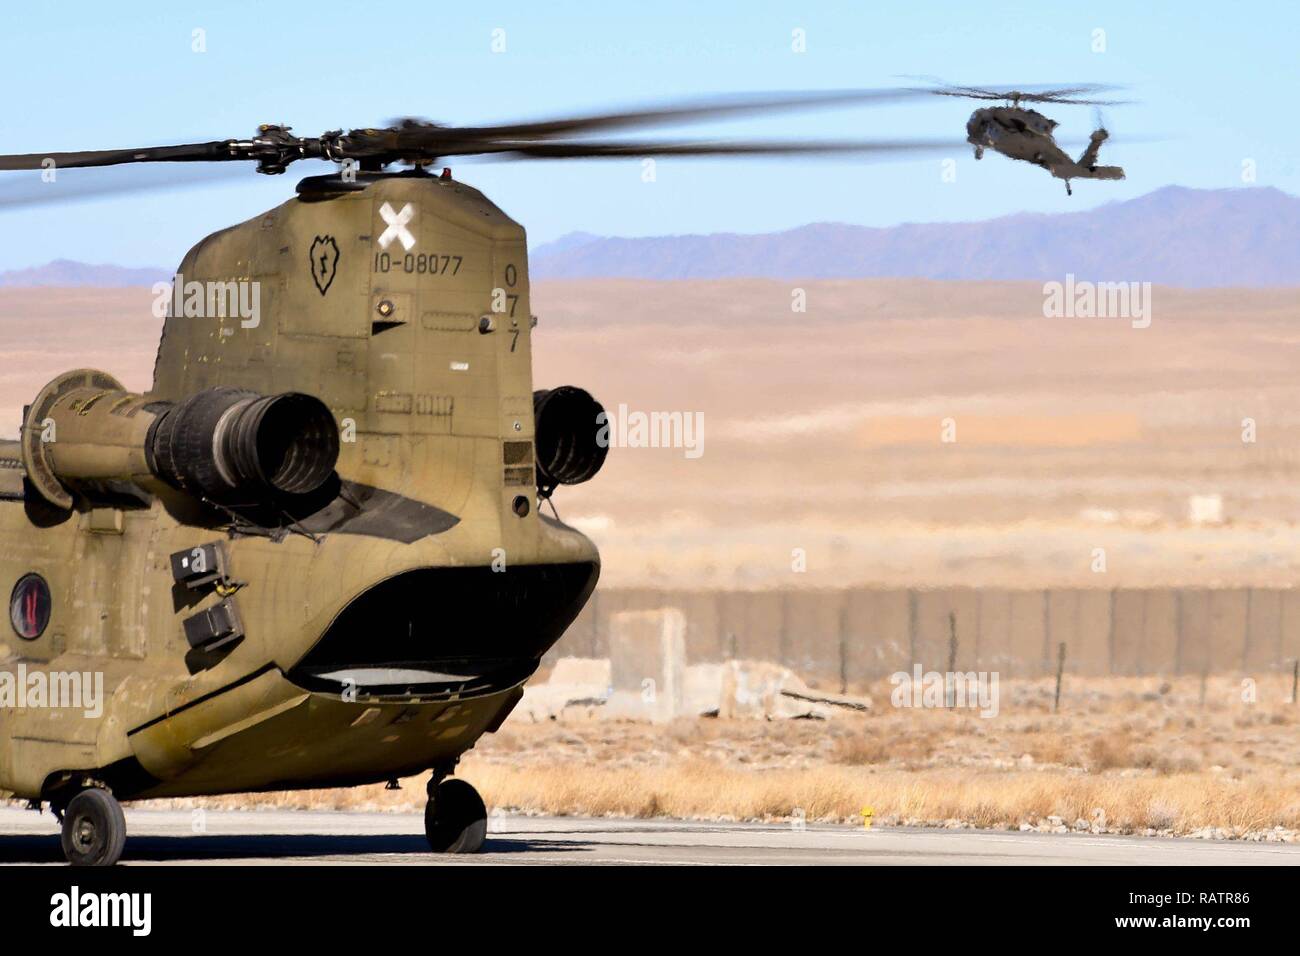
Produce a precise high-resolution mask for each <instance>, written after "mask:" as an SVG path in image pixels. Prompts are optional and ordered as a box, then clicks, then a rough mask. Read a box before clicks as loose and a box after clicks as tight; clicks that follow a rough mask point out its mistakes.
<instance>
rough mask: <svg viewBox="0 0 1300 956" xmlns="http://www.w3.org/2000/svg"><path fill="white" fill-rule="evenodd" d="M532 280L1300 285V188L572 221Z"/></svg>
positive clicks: (41, 282) (45, 271)
mask: <svg viewBox="0 0 1300 956" xmlns="http://www.w3.org/2000/svg"><path fill="white" fill-rule="evenodd" d="M531 273H532V277H533V278H534V279H588V278H636V279H720V278H737V277H758V278H769V279H843V278H923V279H967V280H972V279H973V280H979V279H999V280H1015V279H1037V280H1051V279H1055V280H1061V279H1062V278H1063V277H1064V276H1065V275H1066V274H1067V273H1073V274H1074V276H1075V277H1076V278H1078V279H1091V280H1094V281H1110V282H1114V281H1141V282H1154V283H1158V284H1162V285H1173V286H1185V287H1188V288H1198V287H1223V286H1300V198H1297V197H1295V196H1291V195H1289V194H1287V193H1284V192H1282V191H1281V190H1278V189H1274V188H1272V187H1253V188H1242V189H1186V188H1184V187H1181V186H1166V187H1165V188H1163V189H1158V190H1156V191H1155V192H1152V193H1147V194H1146V195H1145V196H1139V197H1138V198H1137V199H1130V200H1127V201H1125V202H1113V203H1108V204H1106V205H1104V206H1099V207H1097V208H1095V209H1090V210H1087V211H1085V212H1072V213H1055V214H1043V213H1017V214H1015V215H1011V216H1003V217H1001V218H998V219H989V220H985V221H984V222H947V223H944V222H940V223H905V224H903V225H899V226H889V227H886V228H873V227H869V226H853V225H848V224H845V223H813V224H812V225H808V226H800V227H799V228H797V229H790V230H787V231H785V232H774V233H766V234H761V235H740V234H737V233H712V234H709V235H683V236H655V237H648V238H642V239H627V238H618V237H614V236H597V235H592V234H591V233H586V232H573V233H569V234H568V235H566V236H563V237H561V238H559V239H557V240H556V241H554V242H549V243H546V244H544V245H541V246H538V247H536V248H535V249H533V250H532V253H531ZM171 276H172V270H171V269H164V268H156V269H153V268H145V269H130V268H124V267H122V266H114V265H88V264H86V263H83V262H73V261H71V260H68V259H58V260H55V261H54V262H51V263H48V264H47V265H43V266H36V267H33V268H30V269H15V270H12V271H9V272H0V287H3V286H138V285H146V286H147V285H152V284H153V283H155V282H159V281H169V280H170V279H171Z"/></svg>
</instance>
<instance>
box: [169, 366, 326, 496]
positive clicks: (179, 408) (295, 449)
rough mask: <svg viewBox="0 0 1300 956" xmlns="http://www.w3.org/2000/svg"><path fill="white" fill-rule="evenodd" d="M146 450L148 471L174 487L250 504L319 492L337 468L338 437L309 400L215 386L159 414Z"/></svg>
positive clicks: (294, 394) (322, 409)
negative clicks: (251, 498) (251, 500)
mask: <svg viewBox="0 0 1300 956" xmlns="http://www.w3.org/2000/svg"><path fill="white" fill-rule="evenodd" d="M145 447H146V454H147V455H148V459H149V464H150V469H149V470H150V471H151V472H152V473H153V474H155V475H156V476H158V477H159V478H161V479H163V480H164V481H166V482H167V483H168V484H171V485H175V486H176V487H177V488H180V489H181V490H183V491H188V492H190V493H191V494H194V495H196V496H200V497H206V498H211V499H213V500H215V501H228V500H231V499H232V498H243V499H245V500H246V499H247V498H248V497H249V495H250V493H251V494H252V495H253V496H254V497H256V498H260V497H262V496H265V495H266V494H268V493H270V494H274V493H280V494H286V495H301V494H307V493H309V492H312V491H315V490H316V489H317V488H319V487H320V486H321V485H322V484H324V483H325V480H326V479H327V478H329V476H330V475H331V474H332V473H333V471H334V465H335V463H336V462H337V461H338V456H339V432H338V426H337V425H336V424H335V422H334V416H333V415H331V414H330V410H329V409H328V408H326V407H325V404H324V403H323V402H322V401H321V400H320V399H318V398H314V397H312V396H311V395H305V394H303V393H301V392H286V393H284V394H282V395H272V396H261V395H258V394H256V393H255V392H249V391H244V390H243V389H236V388H210V389H208V390H207V391H204V392H199V393H198V394H197V395H193V396H191V397H190V398H187V399H186V400H185V401H183V402H181V403H179V404H177V405H173V406H171V407H170V408H168V409H167V410H166V411H164V412H163V413H162V414H161V415H159V416H158V418H157V419H156V420H155V422H154V424H153V426H152V427H151V428H150V430H149V438H148V441H147V443H146V446H145Z"/></svg>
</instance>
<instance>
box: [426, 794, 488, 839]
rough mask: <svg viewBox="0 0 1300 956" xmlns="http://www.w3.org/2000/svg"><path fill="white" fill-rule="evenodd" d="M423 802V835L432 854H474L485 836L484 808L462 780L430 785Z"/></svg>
mask: <svg viewBox="0 0 1300 956" xmlns="http://www.w3.org/2000/svg"><path fill="white" fill-rule="evenodd" d="M430 790H431V791H432V792H431V793H430V794H429V802H428V803H426V804H425V805H424V834H425V836H427V837H428V838H429V848H430V849H431V850H433V852H434V853H477V852H478V851H479V849H480V848H481V847H482V846H483V840H484V838H485V837H486V836H487V807H486V806H485V805H484V803H483V798H482V797H480V796H479V795H478V791H477V790H475V789H474V788H473V787H471V786H470V785H469V784H468V783H466V782H465V781H464V780H445V781H443V782H442V783H440V784H438V786H437V788H436V789H434V788H432V787H430Z"/></svg>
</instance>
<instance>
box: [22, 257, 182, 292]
mask: <svg viewBox="0 0 1300 956" xmlns="http://www.w3.org/2000/svg"><path fill="white" fill-rule="evenodd" d="M171 278H172V270H171V269H162V268H158V269H128V268H126V267H125V266H112V265H90V264H89V263H85V262H74V261H73V260H71V259H55V260H54V261H53V262H47V263H46V264H45V265H43V266H33V267H31V268H30V269H12V270H10V271H8V272H0V287H3V286H46V285H52V286H64V287H68V286H101V287H104V286H108V287H114V288H116V287H120V286H134V285H153V284H154V283H155V282H170V281H171Z"/></svg>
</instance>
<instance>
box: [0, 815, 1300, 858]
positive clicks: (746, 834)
mask: <svg viewBox="0 0 1300 956" xmlns="http://www.w3.org/2000/svg"><path fill="white" fill-rule="evenodd" d="M126 820H127V827H128V832H129V834H130V835H129V836H128V838H127V844H126V853H125V854H124V856H123V859H122V862H123V863H125V864H146V865H148V864H169V865H177V864H197V865H205V864H206V865H229V864H268V865H276V866H283V865H285V864H305V865H310V864H340V863H368V864H375V863H379V864H397V865H431V864H443V865H446V864H458V865H472V866H483V865H487V866H491V865H501V864H508V865H521V864H522V865H527V864H611V863H613V864H617V863H633V864H648V865H698V864H742V865H783V864H814V865H815V864H829V865H836V864H871V865H922V866H924V865H930V864H961V865H968V866H969V865H995V866H996V865H1005V864H1043V865H1117V864H1125V865H1135V864H1136V865H1143V864H1150V865H1161V866H1197V865H1207V864H1212V865H1273V866H1277V865H1296V864H1300V844H1283V843H1244V842H1240V841H1211V840H1172V839H1163V838H1159V837H1150V838H1148V837H1124V836H1091V835H1086V834H1075V833H1062V834H1047V833H1008V832H1000V831H976V830H922V829H903V828H888V827H876V828H872V829H865V828H862V827H850V826H822V825H809V826H807V827H806V828H804V829H802V830H798V829H794V828H792V827H790V826H769V825H761V824H711V823H695V822H687V821H671V820H588V819H576V818H567V817H517V816H493V817H492V818H490V820H489V826H488V839H487V843H486V844H485V846H484V851H483V852H482V853H479V854H476V855H474V856H436V855H434V854H432V853H430V852H429V850H428V845H427V844H426V843H425V840H424V829H423V827H424V823H423V818H422V817H421V816H420V815H418V814H405V813H331V812H304V811H293V810H267V811H205V812H204V813H203V814H202V815H201V816H197V815H196V814H194V813H192V812H191V811H160V810H132V809H128V810H127V811H126ZM62 862H63V856H62V854H61V853H60V851H59V841H58V830H57V827H56V825H55V822H54V818H53V817H51V816H50V815H49V814H48V813H47V814H43V815H41V814H37V813H35V812H33V811H30V810H20V809H8V808H6V809H0V863H6V864H22V863H27V864H32V863H62Z"/></svg>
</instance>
